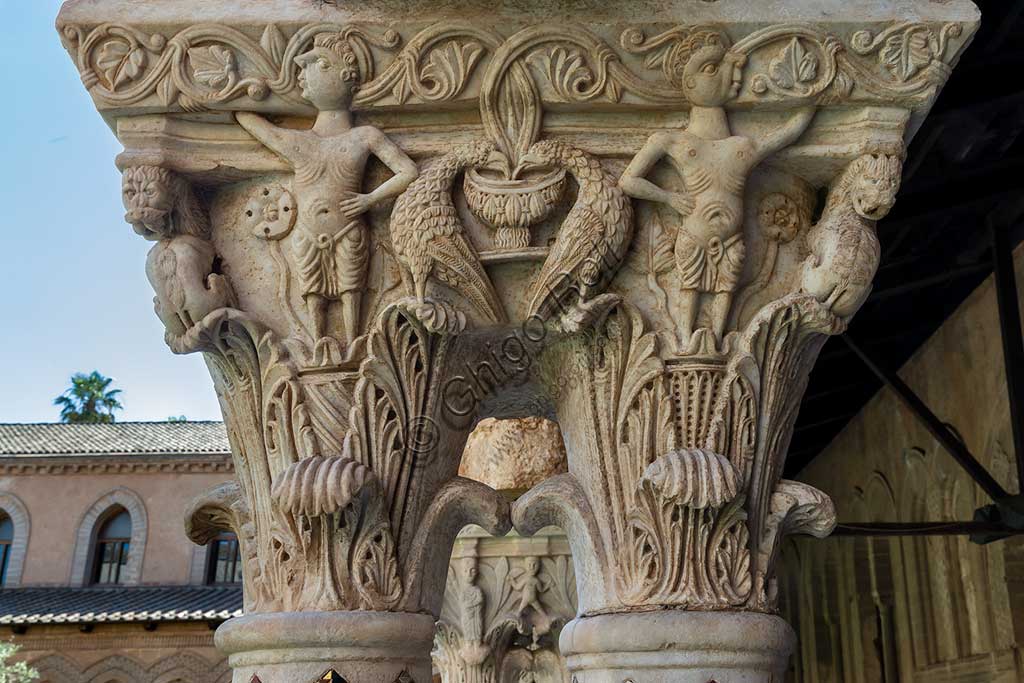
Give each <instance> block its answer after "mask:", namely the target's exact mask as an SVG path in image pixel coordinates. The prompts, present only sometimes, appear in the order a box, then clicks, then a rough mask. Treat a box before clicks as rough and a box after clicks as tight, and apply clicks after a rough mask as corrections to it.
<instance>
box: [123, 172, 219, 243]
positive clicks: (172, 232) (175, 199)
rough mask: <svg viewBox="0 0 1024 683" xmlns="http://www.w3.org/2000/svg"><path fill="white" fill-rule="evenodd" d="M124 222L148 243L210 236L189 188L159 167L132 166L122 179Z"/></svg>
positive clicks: (195, 198)
mask: <svg viewBox="0 0 1024 683" xmlns="http://www.w3.org/2000/svg"><path fill="white" fill-rule="evenodd" d="M121 199H122V200H123V201H124V208H125V214H124V219H125V221H127V222H128V223H130V224H131V226H132V228H134V229H135V232H137V233H138V234H139V235H141V236H142V237H144V238H146V239H147V240H153V241H157V240H163V239H169V238H171V237H175V236H177V235H192V236H193V237H199V238H203V239H206V238H208V237H209V223H208V222H207V219H206V214H205V213H204V212H203V210H202V207H201V206H200V204H199V200H198V198H197V197H196V195H195V192H194V191H193V190H192V186H191V185H190V184H189V183H188V181H186V180H185V179H184V178H182V177H181V176H179V175H177V174H175V173H173V172H171V171H169V170H167V169H166V168H162V167H160V166H133V167H131V168H126V169H125V170H124V173H123V174H122V176H121Z"/></svg>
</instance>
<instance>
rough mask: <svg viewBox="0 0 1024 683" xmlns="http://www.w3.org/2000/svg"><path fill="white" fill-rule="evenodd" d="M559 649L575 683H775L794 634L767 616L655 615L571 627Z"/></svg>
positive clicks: (584, 620) (596, 619)
mask: <svg viewBox="0 0 1024 683" xmlns="http://www.w3.org/2000/svg"><path fill="white" fill-rule="evenodd" d="M559 646H560V648H561V651H562V656H563V657H564V658H565V662H566V666H567V668H568V670H569V674H570V675H571V676H572V680H573V681H576V682H577V683H622V682H623V681H636V682H637V683H640V682H642V683H710V682H712V681H714V683H780V682H781V681H782V679H783V674H784V672H785V670H786V663H787V660H788V659H789V656H790V654H791V653H792V652H793V648H794V647H795V646H796V634H795V633H794V632H793V629H792V628H790V626H789V625H788V624H787V623H786V622H785V621H784V620H782V619H781V618H780V617H777V616H774V615H771V614H761V613H756V612H749V613H742V612H684V611H677V610H659V611H654V612H636V613H628V614H603V615H598V616H592V617H581V618H578V619H574V620H573V621H570V622H569V623H568V624H566V626H565V627H564V628H563V629H562V635H561V638H560V641H559Z"/></svg>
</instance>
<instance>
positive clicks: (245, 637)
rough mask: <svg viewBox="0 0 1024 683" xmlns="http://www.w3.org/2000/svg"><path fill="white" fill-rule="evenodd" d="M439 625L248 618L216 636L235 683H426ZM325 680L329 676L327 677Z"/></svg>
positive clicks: (394, 616) (407, 618) (405, 616)
mask: <svg viewBox="0 0 1024 683" xmlns="http://www.w3.org/2000/svg"><path fill="white" fill-rule="evenodd" d="M433 640H434V618H433V617H432V616H430V615H429V614H410V613H402V612H369V611H361V612H359V611H356V612H278V613H268V614H250V615H246V616H244V617H237V618H235V619H230V620H229V621H226V622H224V624H223V625H222V626H221V627H220V628H218V629H217V633H216V643H217V647H218V648H219V649H220V650H221V652H224V653H225V654H227V655H228V663H229V664H230V665H231V668H232V669H233V670H234V677H233V678H232V681H233V683H252V681H260V683H307V682H309V683H313V682H314V681H320V680H337V678H332V677H330V672H331V671H332V670H333V671H334V672H335V673H336V674H337V676H340V677H341V678H342V679H344V680H345V681H348V682H349V683H355V682H356V681H358V682H359V683H396V681H397V682H400V683H426V682H427V681H430V680H431V664H430V650H431V647H432V645H433ZM325 675H326V676H327V677H326V678H325Z"/></svg>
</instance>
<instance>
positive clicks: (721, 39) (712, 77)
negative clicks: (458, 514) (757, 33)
mask: <svg viewBox="0 0 1024 683" xmlns="http://www.w3.org/2000/svg"><path fill="white" fill-rule="evenodd" d="M670 59H671V60H672V71H673V72H674V73H676V74H678V76H677V79H678V83H679V85H680V87H681V88H682V91H683V94H685V95H686V98H687V99H688V100H689V101H690V103H691V104H694V105H697V106H700V107H720V106H722V105H724V104H725V103H726V102H728V101H729V100H731V99H733V98H734V97H736V96H737V95H739V92H740V84H741V83H742V80H743V66H744V64H746V61H747V58H746V56H744V55H741V54H739V53H737V52H732V51H730V50H729V38H728V37H727V36H726V35H725V34H723V33H722V32H720V31H716V30H700V31H694V32H693V33H691V34H690V35H689V36H688V37H687V38H686V39H684V40H682V41H680V42H679V44H678V45H677V46H676V48H675V49H674V50H673V51H672V54H671V56H670Z"/></svg>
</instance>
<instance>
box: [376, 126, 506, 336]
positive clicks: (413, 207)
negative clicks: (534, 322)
mask: <svg viewBox="0 0 1024 683" xmlns="http://www.w3.org/2000/svg"><path fill="white" fill-rule="evenodd" d="M499 159H500V160H503V159H504V157H500V156H499V155H498V154H497V152H495V149H494V146H493V145H492V144H490V143H489V142H485V141H477V142H473V143H470V144H468V145H466V146H464V147H461V148H459V149H456V150H455V151H453V152H451V153H449V154H446V155H445V156H443V157H441V158H440V159H438V160H437V161H436V162H435V163H434V164H433V165H431V166H430V167H429V168H427V169H426V170H425V171H423V172H422V173H421V174H420V176H419V177H418V178H417V179H416V180H415V181H414V182H413V183H412V184H411V185H409V187H408V189H406V191H405V192H404V193H403V194H402V195H401V196H399V198H398V199H397V200H396V201H395V208H394V210H393V211H392V212H391V225H390V231H391V243H392V246H393V247H394V251H395V256H396V258H397V260H398V262H399V265H400V266H401V268H402V279H403V280H405V281H406V284H407V286H408V284H409V281H408V279H409V278H411V280H412V283H411V284H412V289H413V291H414V293H415V296H416V299H417V301H419V303H423V301H424V298H425V297H426V286H427V279H428V278H429V277H430V276H431V275H433V276H434V277H436V278H437V279H438V280H440V281H441V282H443V283H444V284H446V285H448V286H449V287H451V288H452V289H454V290H456V291H457V292H459V293H461V294H462V295H464V296H465V297H466V298H467V299H469V301H470V302H471V303H472V304H473V306H474V307H475V308H476V309H477V310H479V311H480V313H481V314H482V315H484V316H485V317H486V319H487V320H488V321H489V322H502V321H504V320H505V310H504V308H503V306H502V304H501V301H499V299H498V295H497V293H495V291H494V286H493V285H492V284H491V281H490V278H488V277H487V273H486V272H485V271H484V268H483V266H482V265H481V264H480V257H479V256H478V255H477V253H476V250H475V249H474V248H473V245H471V244H470V243H469V241H468V240H467V239H466V236H465V234H464V233H463V229H462V222H461V221H460V220H459V213H458V211H457V210H456V208H455V204H454V203H453V202H452V192H451V187H452V182H453V181H454V180H455V176H456V175H458V174H459V172H460V171H462V170H463V169H465V168H468V167H471V166H484V165H488V164H493V163H495V162H497V161H498V160H499Z"/></svg>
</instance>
